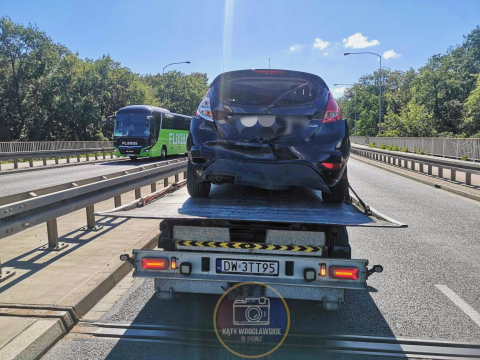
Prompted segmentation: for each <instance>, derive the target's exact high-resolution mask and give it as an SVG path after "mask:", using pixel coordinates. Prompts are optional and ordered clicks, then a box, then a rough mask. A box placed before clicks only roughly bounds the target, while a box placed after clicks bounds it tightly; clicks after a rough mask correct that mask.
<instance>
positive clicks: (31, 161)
mask: <svg viewBox="0 0 480 360" xmlns="http://www.w3.org/2000/svg"><path fill="white" fill-rule="evenodd" d="M28 163H29V164H30V167H33V159H32V158H29V159H28Z"/></svg>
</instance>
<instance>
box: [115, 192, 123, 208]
mask: <svg viewBox="0 0 480 360" xmlns="http://www.w3.org/2000/svg"><path fill="white" fill-rule="evenodd" d="M113 201H114V203H115V207H119V206H122V195H117V196H115V197H114V198H113Z"/></svg>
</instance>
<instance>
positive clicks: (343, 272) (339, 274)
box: [330, 266, 358, 280]
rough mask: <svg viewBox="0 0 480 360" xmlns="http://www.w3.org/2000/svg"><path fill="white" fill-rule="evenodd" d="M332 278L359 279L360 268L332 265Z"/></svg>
mask: <svg viewBox="0 0 480 360" xmlns="http://www.w3.org/2000/svg"><path fill="white" fill-rule="evenodd" d="M330 277H331V278H332V279H343V280H358V269H357V268H355V267H343V266H330Z"/></svg>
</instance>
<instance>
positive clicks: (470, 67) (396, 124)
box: [338, 27, 480, 137]
mask: <svg viewBox="0 0 480 360" xmlns="http://www.w3.org/2000/svg"><path fill="white" fill-rule="evenodd" d="M379 83H380V72H379V71H376V72H374V73H373V74H368V75H365V76H362V77H361V78H360V79H359V80H358V82H357V83H356V84H355V85H354V86H353V87H351V88H350V89H348V90H347V91H346V92H345V93H344V95H343V96H342V97H341V98H340V99H338V103H339V105H340V108H341V109H342V112H343V113H344V114H348V119H349V126H350V128H351V129H355V120H354V119H355V116H354V115H355V98H356V114H357V135H358V136H374V135H378V106H379V101H378V100H379V86H378V84H379ZM381 84H382V112H383V114H382V118H383V124H382V134H381V136H395V137H397V136H399V137H401V136H447V135H446V134H449V136H450V135H453V136H454V137H472V136H474V135H476V134H477V136H478V133H480V27H477V28H475V29H474V30H473V31H472V32H471V33H470V34H469V35H467V36H465V37H464V42H463V43H462V44H461V45H458V46H455V47H451V48H449V49H448V50H447V51H446V53H445V54H437V55H433V56H432V57H430V59H428V62H427V63H426V64H425V65H424V66H423V67H421V68H420V69H418V71H415V70H413V69H409V70H407V71H398V70H396V71H392V70H390V69H382V73H381ZM352 133H353V130H352Z"/></svg>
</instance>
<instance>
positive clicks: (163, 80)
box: [162, 61, 190, 106]
mask: <svg viewBox="0 0 480 360" xmlns="http://www.w3.org/2000/svg"><path fill="white" fill-rule="evenodd" d="M175 64H190V61H181V62H175V63H171V64H168V65H166V66H165V67H164V68H163V72H162V86H163V106H165V68H167V67H169V66H170V65H175Z"/></svg>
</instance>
